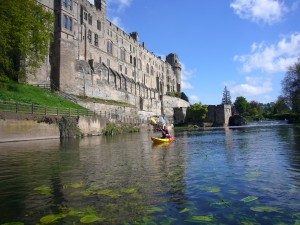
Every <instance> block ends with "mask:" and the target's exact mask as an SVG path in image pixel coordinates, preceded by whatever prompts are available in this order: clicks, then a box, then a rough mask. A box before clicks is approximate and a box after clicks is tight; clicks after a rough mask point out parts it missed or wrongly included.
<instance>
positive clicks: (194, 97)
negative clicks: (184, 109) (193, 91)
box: [189, 95, 200, 104]
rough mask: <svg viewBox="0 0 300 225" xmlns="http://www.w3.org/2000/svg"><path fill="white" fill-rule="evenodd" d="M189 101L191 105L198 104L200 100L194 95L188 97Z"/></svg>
mask: <svg viewBox="0 0 300 225" xmlns="http://www.w3.org/2000/svg"><path fill="white" fill-rule="evenodd" d="M189 100H190V102H191V103H192V104H194V103H199V102H200V98H199V97H198V96H196V95H190V96H189Z"/></svg>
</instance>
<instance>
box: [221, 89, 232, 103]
mask: <svg viewBox="0 0 300 225" xmlns="http://www.w3.org/2000/svg"><path fill="white" fill-rule="evenodd" d="M222 104H223V105H231V104H232V102H231V96H230V92H229V91H228V90H227V87H226V86H225V88H224V91H223V98H222Z"/></svg>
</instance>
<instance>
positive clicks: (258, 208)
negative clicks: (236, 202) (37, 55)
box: [250, 206, 280, 212]
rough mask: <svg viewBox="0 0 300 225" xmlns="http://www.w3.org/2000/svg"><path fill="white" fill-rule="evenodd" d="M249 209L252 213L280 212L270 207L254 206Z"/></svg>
mask: <svg viewBox="0 0 300 225" xmlns="http://www.w3.org/2000/svg"><path fill="white" fill-rule="evenodd" d="M250 209H251V210H252V211H254V212H280V209H278V208H276V207H270V206H255V207H251V208H250Z"/></svg>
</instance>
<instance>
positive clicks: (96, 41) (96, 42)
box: [95, 34, 98, 47]
mask: <svg viewBox="0 0 300 225" xmlns="http://www.w3.org/2000/svg"><path fill="white" fill-rule="evenodd" d="M95 46H97V47H98V34H95Z"/></svg>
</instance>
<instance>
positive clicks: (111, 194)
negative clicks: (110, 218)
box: [97, 189, 122, 198]
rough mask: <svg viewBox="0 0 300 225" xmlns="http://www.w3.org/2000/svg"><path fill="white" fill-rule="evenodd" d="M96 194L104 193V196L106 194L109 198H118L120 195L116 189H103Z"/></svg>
mask: <svg viewBox="0 0 300 225" xmlns="http://www.w3.org/2000/svg"><path fill="white" fill-rule="evenodd" d="M97 194H98V195H105V196H108V197H110V198H119V197H121V196H122V195H120V194H119V193H118V192H117V191H113V190H110V189H104V190H101V191H98V192H97Z"/></svg>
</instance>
